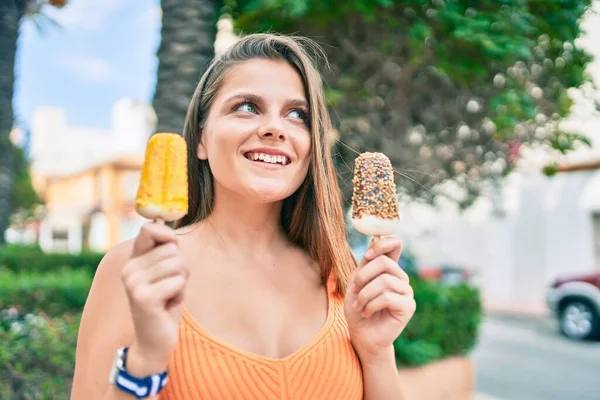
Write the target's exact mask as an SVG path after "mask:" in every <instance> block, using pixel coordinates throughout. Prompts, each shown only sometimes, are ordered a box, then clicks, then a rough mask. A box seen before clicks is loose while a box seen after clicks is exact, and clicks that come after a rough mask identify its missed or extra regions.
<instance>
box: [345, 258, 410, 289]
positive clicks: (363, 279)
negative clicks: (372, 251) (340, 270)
mask: <svg viewBox="0 0 600 400" xmlns="http://www.w3.org/2000/svg"><path fill="white" fill-rule="evenodd" d="M384 273H387V274H390V275H393V276H395V277H397V278H398V279H400V280H403V281H407V282H408V281H409V278H408V275H407V274H406V272H404V270H403V269H402V268H400V266H399V265H398V263H397V262H396V261H394V260H392V259H391V258H389V257H387V256H383V255H382V256H379V257H377V258H375V259H374V260H372V261H371V262H369V263H368V264H366V265H365V266H364V267H363V268H361V269H359V270H357V272H356V278H355V279H354V291H355V293H359V292H360V291H361V290H362V288H363V287H364V286H365V285H366V284H368V283H369V282H371V281H372V280H373V279H375V278H376V277H377V276H379V275H381V274H384Z"/></svg>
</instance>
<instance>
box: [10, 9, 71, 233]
mask: <svg viewBox="0 0 600 400" xmlns="http://www.w3.org/2000/svg"><path fill="white" fill-rule="evenodd" d="M65 3H66V0H3V1H1V2H0V54H1V55H2V56H1V57H0V245H2V244H3V243H4V232H5V231H6V228H7V227H8V223H9V217H10V215H11V214H12V200H13V194H12V192H13V190H14V189H13V186H14V184H15V183H14V180H15V168H16V162H17V161H18V160H17V159H16V156H15V151H16V150H15V147H14V146H13V145H12V143H11V141H10V138H9V135H10V132H11V130H12V127H13V123H14V114H13V107H12V101H13V93H14V83H15V73H14V72H15V54H16V52H17V38H18V36H19V25H20V23H21V21H22V20H23V18H26V17H30V16H31V17H34V18H35V17H38V16H41V15H42V14H41V13H40V10H41V7H42V6H44V5H50V6H54V7H62V6H64V5H65Z"/></svg>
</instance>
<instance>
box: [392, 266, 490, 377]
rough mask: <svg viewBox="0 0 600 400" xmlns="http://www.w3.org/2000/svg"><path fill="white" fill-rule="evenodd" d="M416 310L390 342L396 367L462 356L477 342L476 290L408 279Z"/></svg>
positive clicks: (478, 305) (478, 309) (478, 310)
mask: <svg viewBox="0 0 600 400" xmlns="http://www.w3.org/2000/svg"><path fill="white" fill-rule="evenodd" d="M411 284H412V286H413V289H414V292H415V301H416V302H417V311H416V312H415V315H414V316H413V318H412V320H411V321H410V322H409V324H408V326H407V327H406V329H405V330H404V332H402V334H401V335H400V336H399V337H398V339H396V341H395V342H394V349H395V352H396V362H397V364H398V366H399V367H403V366H404V367H416V366H421V365H424V364H428V363H430V362H433V361H436V360H440V359H443V358H448V357H453V356H463V355H466V354H467V353H468V352H469V351H470V350H471V349H473V347H475V345H476V344H477V337H478V333H479V332H478V328H479V324H480V322H481V318H482V308H481V302H480V298H479V291H478V290H477V289H475V288H472V287H470V286H468V285H466V284H461V285H455V286H446V285H443V284H440V283H434V282H429V281H426V280H423V279H418V278H415V277H413V278H411Z"/></svg>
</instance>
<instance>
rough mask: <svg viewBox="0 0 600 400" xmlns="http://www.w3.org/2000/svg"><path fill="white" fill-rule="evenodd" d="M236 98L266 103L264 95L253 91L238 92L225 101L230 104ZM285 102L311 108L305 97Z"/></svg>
mask: <svg viewBox="0 0 600 400" xmlns="http://www.w3.org/2000/svg"><path fill="white" fill-rule="evenodd" d="M235 100H248V101H251V102H253V103H256V104H262V103H264V100H263V98H262V97H260V96H257V95H255V94H253V93H236V94H234V95H232V96H230V97H228V98H227V99H226V100H225V101H224V103H225V104H228V103H231V102H232V101H235ZM285 104H286V105H287V106H292V107H303V108H305V109H307V110H309V109H310V108H309V105H308V102H307V101H306V100H304V99H298V98H296V99H288V100H286V102H285Z"/></svg>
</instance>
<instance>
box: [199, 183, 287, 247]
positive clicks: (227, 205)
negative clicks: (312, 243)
mask: <svg viewBox="0 0 600 400" xmlns="http://www.w3.org/2000/svg"><path fill="white" fill-rule="evenodd" d="M215 195H216V196H215V201H214V205H213V210H212V212H211V214H210V215H209V216H208V218H206V219H205V220H204V221H203V222H201V224H200V226H201V229H200V231H201V234H202V236H203V237H204V239H203V240H204V241H206V240H210V241H212V240H215V241H216V243H215V244H217V245H219V244H220V246H219V247H221V246H223V250H225V251H231V250H233V249H235V251H236V252H238V253H241V254H246V255H248V256H252V255H253V254H256V255H260V254H265V255H266V253H270V252H271V251H272V249H273V247H274V246H276V247H280V246H282V245H288V241H287V237H286V235H285V233H284V232H283V230H282V228H281V207H282V205H283V202H277V203H254V202H248V201H247V199H243V198H239V197H238V196H235V195H232V194H230V193H223V192H220V193H219V195H217V193H215ZM269 250H271V251H269Z"/></svg>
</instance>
